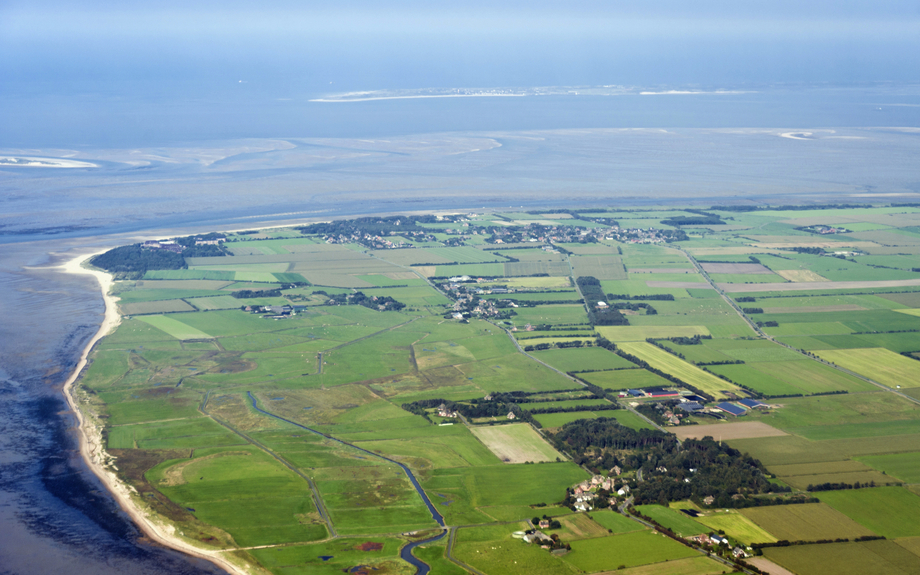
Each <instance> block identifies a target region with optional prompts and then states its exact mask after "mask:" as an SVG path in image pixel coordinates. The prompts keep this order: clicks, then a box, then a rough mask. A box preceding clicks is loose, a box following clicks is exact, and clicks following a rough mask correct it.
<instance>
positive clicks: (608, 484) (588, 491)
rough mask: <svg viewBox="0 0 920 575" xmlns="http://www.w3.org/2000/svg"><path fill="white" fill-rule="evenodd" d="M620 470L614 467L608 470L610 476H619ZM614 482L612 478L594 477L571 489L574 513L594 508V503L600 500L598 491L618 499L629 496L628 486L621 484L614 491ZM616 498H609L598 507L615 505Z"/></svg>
mask: <svg viewBox="0 0 920 575" xmlns="http://www.w3.org/2000/svg"><path fill="white" fill-rule="evenodd" d="M620 472H621V469H620V468H619V467H618V466H616V467H614V469H611V470H610V474H611V475H619V474H620ZM615 483H616V481H615V480H614V479H613V477H604V476H603V475H595V476H594V477H592V478H591V479H586V480H584V481H582V482H581V483H577V484H576V485H574V486H573V487H572V495H573V497H574V500H575V511H591V510H592V509H594V507H595V503H596V502H597V501H598V499H599V498H600V494H599V492H600V491H606V492H607V493H610V494H612V493H614V490H616V494H617V495H619V496H620V497H625V496H627V495H629V485H626V484H625V483H624V484H623V486H622V487H620V488H619V489H616V485H615ZM615 504H616V497H609V498H608V499H607V500H606V501H601V502H600V505H601V506H602V507H606V506H608V505H615Z"/></svg>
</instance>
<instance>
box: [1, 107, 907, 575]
mask: <svg viewBox="0 0 920 575" xmlns="http://www.w3.org/2000/svg"><path fill="white" fill-rule="evenodd" d="M665 97H668V98H670V97H671V96H665ZM758 98H759V97H758V96H754V95H752V96H749V97H746V98H745V99H742V100H738V101H730V100H724V99H722V100H719V101H714V100H713V99H712V98H710V99H709V100H706V101H703V102H701V101H694V100H692V99H677V100H674V101H672V102H671V103H670V104H668V105H658V107H657V108H656V107H655V106H648V105H645V104H642V105H641V106H640V105H638V104H635V103H626V104H624V103H623V101H616V100H608V101H606V102H605V103H604V102H599V101H596V102H594V103H593V104H592V105H589V106H586V107H584V108H581V110H582V111H581V112H580V114H576V113H574V112H571V111H569V110H568V104H567V102H568V101H563V100H557V101H548V100H547V101H541V102H536V103H533V104H532V105H529V107H525V108H524V112H526V113H530V114H533V117H532V118H527V117H524V115H523V113H524V112H522V111H521V109H520V108H508V106H509V104H508V103H507V102H480V101H476V102H470V101H461V102H434V103H432V102H423V103H414V102H413V103H408V104H407V103H405V102H397V103H393V102H384V103H379V104H378V103H367V104H331V105H332V106H341V107H338V108H335V111H334V113H332V115H331V119H328V118H327V119H326V120H325V122H327V123H326V124H323V123H322V122H320V121H319V120H316V122H320V123H318V124H316V126H314V128H315V129H312V130H311V129H309V128H310V125H309V123H308V122H306V121H304V122H303V123H302V124H301V128H304V129H303V130H302V131H301V136H300V137H296V138H293V137H288V138H275V137H274V136H277V135H278V134H284V133H285V132H284V131H283V130H281V129H280V128H278V127H277V126H274V127H273V125H272V124H271V122H268V123H267V124H264V125H259V126H257V125H256V123H255V121H254V120H253V121H252V124H251V126H250V127H249V128H246V127H245V126H244V128H245V129H241V128H240V126H236V127H235V131H234V132H233V134H232V137H234V138H241V137H248V138H257V139H250V140H234V141H215V140H213V138H218V137H221V136H224V135H225V134H222V133H218V132H207V133H199V136H198V141H196V142H192V143H191V144H189V143H188V142H186V143H185V144H183V145H179V144H170V145H163V146H162V147H157V148H153V147H148V148H134V147H130V146H128V145H127V144H125V147H107V146H106V145H105V142H102V141H101V140H98V141H96V142H95V146H96V147H93V148H89V147H86V148H81V149H79V150H74V151H73V152H72V153H74V154H75V155H76V156H77V157H79V158H84V159H87V160H90V161H93V162H94V163H96V164H97V165H98V167H97V168H90V169H83V168H80V169H68V170H51V169H45V168H35V169H30V168H0V201H2V205H3V210H0V293H2V294H3V297H2V301H0V309H2V310H3V314H4V321H2V322H0V343H2V345H0V399H2V401H3V406H4V410H3V413H4V417H2V418H0V533H2V534H3V535H2V537H0V573H2V574H3V575H6V574H7V573H16V574H20V573H21V574H45V573H49V574H50V573H59V572H61V571H65V570H66V571H67V572H68V573H75V574H83V573H86V574H90V573H101V574H106V573H138V574H148V573H150V574H153V573H179V574H185V573H189V574H191V573H215V572H219V571H218V570H216V569H215V568H213V567H212V566H210V564H207V563H205V562H203V561H198V560H193V559H188V558H186V557H184V556H181V555H179V554H177V553H174V552H172V551H168V550H164V549H162V548H159V547H154V546H151V545H147V544H146V543H145V542H144V541H143V540H142V538H141V537H140V535H139V532H138V531H137V530H136V528H135V527H133V526H132V524H131V523H130V521H129V520H128V519H127V518H126V517H125V515H124V514H122V513H121V512H120V511H119V510H118V509H117V508H116V506H115V505H114V503H113V502H112V499H111V498H110V497H109V496H108V495H107V494H106V493H105V492H104V490H103V488H102V486H101V485H100V484H99V483H98V482H97V481H96V480H95V478H94V477H93V476H92V475H91V474H90V473H88V471H87V469H86V467H85V465H84V463H83V462H82V461H81V460H80V459H79V457H78V456H77V455H76V450H75V448H76V442H75V434H74V430H73V428H72V425H73V418H72V416H71V415H70V414H68V413H67V412H66V405H65V403H64V401H63V398H62V397H61V393H60V386H61V384H62V383H63V381H64V379H65V378H66V375H67V373H68V371H69V369H70V368H71V367H72V366H73V365H74V364H75V362H76V360H77V358H78V357H79V354H80V351H81V350H82V349H83V347H84V345H85V343H86V342H87V341H88V340H89V338H90V337H91V336H92V335H93V333H94V332H95V331H96V329H97V327H98V325H99V322H100V319H101V314H102V312H103V303H102V298H101V296H100V294H99V291H98V286H97V285H96V284H95V282H94V280H92V279H91V278H88V277H77V276H64V275H63V274H61V273H59V272H56V271H51V270H47V269H42V268H45V267H47V266H53V265H56V264H58V263H60V262H61V261H62V260H63V259H64V258H67V257H73V256H74V255H76V253H77V252H78V251H81V250H82V251H85V252H89V251H91V250H92V251H96V250H99V249H102V248H105V247H109V246H116V245H120V244H125V243H130V242H133V241H137V240H136V239H135V238H141V237H164V236H167V235H171V234H179V233H193V232H195V231H203V230H210V229H222V228H231V229H242V228H245V227H256V226H258V225H265V224H266V222H268V221H292V220H295V219H303V218H320V219H321V218H330V217H335V216H348V215H356V214H366V213H380V212H399V211H410V210H438V209H445V210H450V209H463V210H481V209H483V208H496V209H497V208H507V207H509V206H512V205H513V206H524V207H526V208H538V207H572V206H576V205H605V206H620V207H626V206H636V205H658V204H661V203H666V202H674V203H686V202H694V203H698V204H702V205H709V204H710V203H721V202H751V203H753V202H770V203H793V202H799V201H817V202H845V203H859V202H868V201H878V202H889V201H896V202H910V201H913V202H916V201H920V200H918V199H917V198H918V197H920V168H918V167H917V163H916V161H915V159H916V158H917V157H918V155H920V131H918V130H916V129H908V130H898V129H891V128H882V129H879V128H867V126H879V125H883V126H908V127H910V126H917V125H920V122H918V121H917V120H918V114H920V112H918V110H920V107H906V106H905V107H896V108H894V109H893V111H892V110H889V109H887V108H886V109H885V110H882V111H878V110H874V109H873V108H872V106H870V104H871V103H872V102H875V101H877V100H878V97H877V94H863V95H862V96H861V97H860V98H854V97H846V98H844V97H837V98H831V99H830V100H829V101H828V107H827V109H826V110H823V112H821V113H818V110H819V109H821V106H819V105H818V104H817V103H816V102H815V101H813V100H810V99H808V98H804V99H803V98H798V99H796V98H791V99H790V98H787V99H783V98H781V97H769V98H766V97H763V98H760V99H758ZM885 98H887V100H885V102H883V103H886V102H887V103H890V102H892V101H894V100H897V101H898V102H906V103H908V104H917V103H918V102H920V100H918V98H917V97H916V96H913V95H908V96H903V95H900V96H897V98H895V97H894V96H890V95H889V96H885ZM349 106H359V108H348V107H349ZM618 106H620V107H618ZM674 106H676V107H674ZM761 108H763V110H761V111H760V112H759V113H758V114H755V113H754V111H755V110H760V109H761ZM311 109H312V108H311ZM656 109H657V110H659V111H665V112H667V111H668V110H670V111H669V112H667V114H666V115H664V116H656V114H655V110H656ZM413 110H414V111H415V112H417V117H418V118H420V119H418V120H415V121H414V122H415V123H413V121H409V122H408V123H407V124H406V127H404V128H402V129H401V130H397V131H391V132H387V129H390V130H392V126H394V125H397V124H398V123H399V119H400V118H409V117H410V116H412V111H413ZM720 110H721V111H723V112H724V114H725V115H726V116H725V117H724V118H721V119H718V121H716V117H717V115H718V113H719V112H720ZM503 111H514V112H515V113H516V114H517V115H514V116H509V117H506V118H504V119H502V116H501V114H502V113H503ZM275 112H277V114H278V118H281V117H284V116H285V114H287V113H288V112H289V110H288V112H284V110H280V109H278V110H275ZM282 112H284V113H282ZM786 112H788V114H786ZM876 112H878V114H877V113H876ZM353 113H356V114H357V117H358V119H360V118H367V119H370V118H373V117H375V116H376V115H380V114H385V115H387V117H388V118H390V119H389V123H377V124H374V125H372V126H371V127H370V128H369V131H367V132H365V133H361V132H360V131H359V130H358V129H357V128H356V126H357V125H358V124H359V122H358V121H357V120H355V119H354V118H351V119H350V120H349V122H350V123H349V124H348V126H347V127H346V128H342V129H341V130H339V131H338V132H337V131H336V129H334V128H335V126H334V125H333V124H334V123H335V121H337V120H336V118H338V119H340V120H341V119H342V118H344V117H345V116H348V115H350V114H353ZM695 114H696V115H695ZM784 114H786V115H785V116H784ZM822 114H823V115H822ZM886 114H887V115H886ZM426 118H428V119H427V120H426ZM435 118H441V119H440V120H434V119H435ZM445 118H446V119H445ZM463 118H467V119H466V120H464V119H463ZM676 118H692V122H691V121H689V120H687V121H686V122H685V124H684V125H682V126H676V127H675V126H674V125H673V124H672V123H669V122H671V121H672V120H674V119H676ZM783 118H786V120H785V121H784V120H783ZM809 118H810V120H809ZM876 119H878V120H879V121H877V122H876V121H875V120H876ZM247 121H250V120H247ZM760 121H763V122H764V123H763V124H758V123H757V122H760ZM730 122H733V123H730ZM732 125H741V126H745V127H744V128H743V129H729V128H727V126H732ZM841 125H844V126H850V127H848V128H837V127H830V128H828V127H827V126H841ZM421 126H428V127H429V129H430V130H431V131H434V132H437V133H434V134H432V133H423V134H418V133H417V132H418V130H419V129H420V127H421ZM596 126H604V128H603V129H596V128H595V127H596ZM636 126H645V127H648V126H651V127H653V128H654V129H641V130H632V129H631V128H634V127H636ZM661 126H670V127H668V128H667V129H660V127H661ZM700 126H719V128H718V129H710V128H701V127H700ZM751 126H759V127H756V128H752V127H751ZM256 127H258V129H256ZM250 128H251V129H250ZM563 128H565V129H563ZM589 128H590V129H589ZM269 129H277V130H276V131H275V132H270V131H269ZM460 129H463V130H467V131H463V132H458V131H456V130H460ZM412 130H415V132H413V131H412ZM469 130H480V131H469ZM482 130H488V131H482ZM387 134H392V135H391V136H388V135H387ZM288 135H289V132H288ZM156 136H157V137H158V138H161V140H160V141H159V142H158V143H160V144H162V143H164V142H168V141H170V138H173V139H174V138H176V136H177V134H170V133H159V134H157V135H156ZM319 136H325V137H319ZM331 136H337V137H336V138H331ZM790 136H791V137H790ZM205 138H212V139H211V140H210V141H204V139H205ZM173 141H175V140H173ZM119 143H124V142H119ZM53 144H54V145H60V144H59V143H57V142H55V143H53ZM135 145H136V144H135ZM7 151H8V150H7ZM38 151H41V150H38ZM33 152H35V150H33ZM53 152H54V151H53V150H44V153H45V154H53ZM68 153H70V152H68ZM49 254H54V255H49Z"/></svg>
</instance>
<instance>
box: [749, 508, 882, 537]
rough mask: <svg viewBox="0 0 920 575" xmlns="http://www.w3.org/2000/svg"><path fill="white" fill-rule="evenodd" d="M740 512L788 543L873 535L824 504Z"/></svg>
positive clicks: (754, 509) (752, 509)
mask: <svg viewBox="0 0 920 575" xmlns="http://www.w3.org/2000/svg"><path fill="white" fill-rule="evenodd" d="M741 513H742V514H744V516H745V517H747V518H748V519H750V520H751V521H753V522H754V523H756V524H757V525H759V526H760V527H762V528H763V529H764V530H766V531H767V532H769V533H770V534H771V535H773V536H774V537H776V539H785V540H786V541H817V540H819V539H838V538H843V539H855V538H857V537H862V536H864V535H874V533H873V532H872V531H870V530H869V529H866V528H865V527H863V526H862V525H860V524H858V523H856V522H855V521H853V520H852V519H850V518H849V517H847V516H846V515H844V514H843V513H840V512H839V511H837V510H835V509H833V508H831V507H829V506H828V505H826V504H824V503H806V504H804V505H776V506H772V507H752V508H749V509H744V510H742V511H741Z"/></svg>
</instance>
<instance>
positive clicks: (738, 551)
mask: <svg viewBox="0 0 920 575" xmlns="http://www.w3.org/2000/svg"><path fill="white" fill-rule="evenodd" d="M732 555H734V556H735V557H736V558H738V559H741V558H743V557H747V556H748V554H747V552H746V551H745V550H744V549H742V548H741V547H735V548H734V549H732Z"/></svg>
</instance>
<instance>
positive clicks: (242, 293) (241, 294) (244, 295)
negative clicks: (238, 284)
mask: <svg viewBox="0 0 920 575" xmlns="http://www.w3.org/2000/svg"><path fill="white" fill-rule="evenodd" d="M230 295H232V296H233V297H235V298H237V299H249V298H254V297H281V290H280V289H279V288H273V289H258V290H253V289H241V290H237V291H235V292H232V293H231V294H230Z"/></svg>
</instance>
